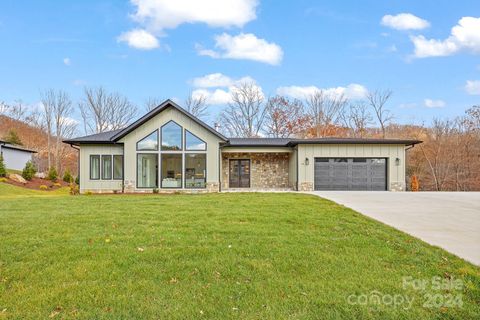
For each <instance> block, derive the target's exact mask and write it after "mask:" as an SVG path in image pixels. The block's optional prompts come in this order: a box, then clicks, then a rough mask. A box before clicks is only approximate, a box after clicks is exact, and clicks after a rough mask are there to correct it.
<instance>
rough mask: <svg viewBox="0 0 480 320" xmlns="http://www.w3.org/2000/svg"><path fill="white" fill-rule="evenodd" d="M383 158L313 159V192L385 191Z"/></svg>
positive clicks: (384, 161)
mask: <svg viewBox="0 0 480 320" xmlns="http://www.w3.org/2000/svg"><path fill="white" fill-rule="evenodd" d="M386 163H387V161H386V159H384V158H315V190H382V191H383V190H386V188H387V169H386V168H387V165H386Z"/></svg>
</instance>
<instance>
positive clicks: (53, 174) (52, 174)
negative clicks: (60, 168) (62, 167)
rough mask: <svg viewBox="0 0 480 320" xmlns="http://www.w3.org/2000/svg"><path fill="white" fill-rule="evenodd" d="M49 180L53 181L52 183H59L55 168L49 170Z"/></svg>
mask: <svg viewBox="0 0 480 320" xmlns="http://www.w3.org/2000/svg"><path fill="white" fill-rule="evenodd" d="M47 178H48V180H51V181H57V179H58V173H57V169H55V168H54V167H51V168H50V169H49V170H48V174H47Z"/></svg>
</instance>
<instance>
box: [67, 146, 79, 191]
mask: <svg viewBox="0 0 480 320" xmlns="http://www.w3.org/2000/svg"><path fill="white" fill-rule="evenodd" d="M69 145H70V147H71V148H73V149H75V150H77V151H78V156H77V177H78V188H79V189H80V148H77V147H76V146H74V145H73V144H71V143H69Z"/></svg>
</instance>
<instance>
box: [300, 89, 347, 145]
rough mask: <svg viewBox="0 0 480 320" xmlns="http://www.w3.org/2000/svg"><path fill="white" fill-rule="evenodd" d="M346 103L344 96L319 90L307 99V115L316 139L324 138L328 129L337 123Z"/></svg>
mask: <svg viewBox="0 0 480 320" xmlns="http://www.w3.org/2000/svg"><path fill="white" fill-rule="evenodd" d="M347 102H348V101H347V99H346V98H345V96H344V95H332V94H326V93H325V92H324V91H321V90H318V91H315V92H314V93H312V94H311V95H309V96H308V97H307V99H306V103H307V108H308V114H309V115H310V117H311V118H312V122H313V126H314V128H315V136H316V137H325V136H326V135H327V133H328V131H329V130H330V127H331V126H332V125H335V124H337V123H338V122H339V120H340V118H341V115H342V113H343V110H344V108H345V105H346V104H347Z"/></svg>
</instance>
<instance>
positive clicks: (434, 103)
mask: <svg viewBox="0 0 480 320" xmlns="http://www.w3.org/2000/svg"><path fill="white" fill-rule="evenodd" d="M423 103H424V104H425V107H427V108H443V107H445V106H446V105H447V104H446V103H445V101H443V100H432V99H425V100H423Z"/></svg>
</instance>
